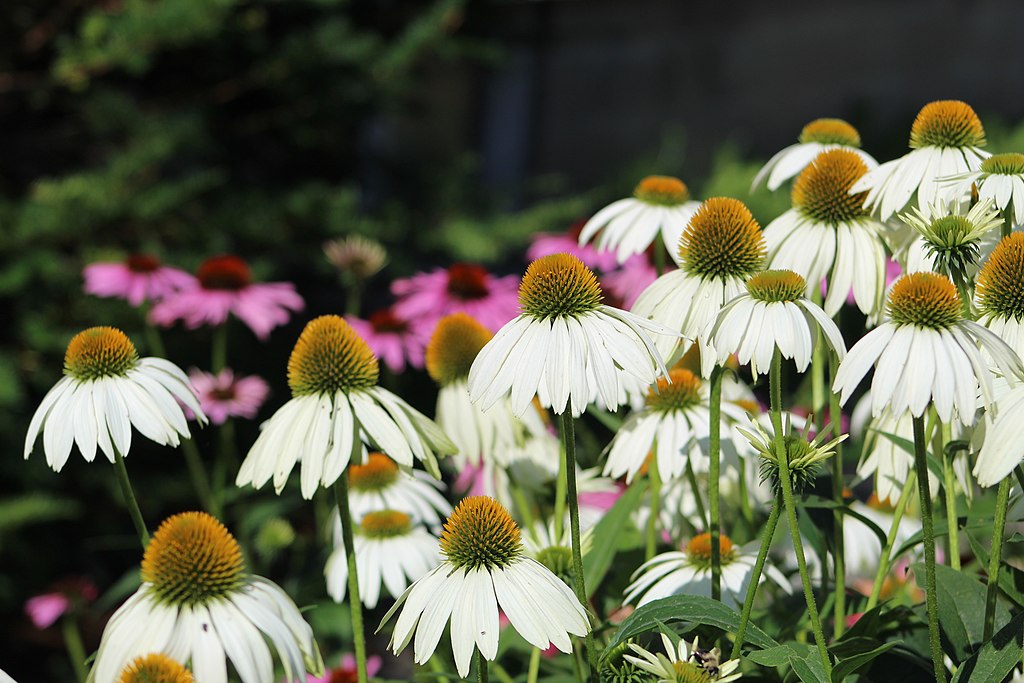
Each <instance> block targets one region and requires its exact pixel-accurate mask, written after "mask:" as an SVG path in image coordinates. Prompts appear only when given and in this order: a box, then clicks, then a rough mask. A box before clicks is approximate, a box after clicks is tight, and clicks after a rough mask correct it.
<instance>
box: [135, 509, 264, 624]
mask: <svg viewBox="0 0 1024 683" xmlns="http://www.w3.org/2000/svg"><path fill="white" fill-rule="evenodd" d="M244 580H245V562H244V560H243V559H242V549H241V547H239V545H238V541H236V540H235V537H234V536H232V535H231V533H230V532H229V531H228V530H227V528H225V527H224V525H223V524H221V523H220V522H219V521H218V520H217V519H216V518H214V517H212V516H210V515H208V514H206V513H205V512H182V513H180V514H177V515H174V516H173V517H168V518H167V519H166V520H164V523H163V524H161V525H160V528H159V529H157V530H156V533H155V534H153V538H151V539H150V541H149V545H147V546H146V552H145V554H144V555H143V558H142V581H143V582H145V583H148V584H151V585H152V588H153V593H154V594H155V595H156V597H157V599H158V600H159V601H161V602H163V603H165V604H168V605H172V606H175V607H184V606H196V605H205V604H209V603H210V602H211V601H213V600H219V599H223V598H224V597H226V596H227V595H229V594H230V593H232V592H234V591H236V590H238V589H239V588H240V587H241V586H242V584H243V582H244Z"/></svg>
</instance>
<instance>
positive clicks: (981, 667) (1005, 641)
mask: <svg viewBox="0 0 1024 683" xmlns="http://www.w3.org/2000/svg"><path fill="white" fill-rule="evenodd" d="M1022 634H1024V612H1022V613H1020V614H1018V615H1017V616H1015V617H1014V618H1013V619H1011V620H1010V622H1009V623H1007V624H1006V626H1004V627H1003V628H1001V629H1000V630H999V631H998V632H996V634H995V635H994V636H992V640H990V641H988V642H987V643H985V646H984V647H982V648H981V649H980V650H978V653H977V654H976V655H974V656H973V657H971V658H970V659H968V660H967V661H966V662H964V663H963V664H962V665H961V666H960V668H959V669H957V671H956V675H955V676H953V681H952V683H966V682H967V681H977V682H978V683H982V682H985V683H988V682H989V681H1001V680H1004V679H1005V678H1006V677H1007V676H1008V675H1009V673H1010V672H1011V671H1012V670H1013V668H1014V667H1015V666H1017V664H1018V663H1019V662H1020V652H1021V636H1022Z"/></svg>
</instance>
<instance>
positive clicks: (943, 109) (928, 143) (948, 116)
mask: <svg viewBox="0 0 1024 683" xmlns="http://www.w3.org/2000/svg"><path fill="white" fill-rule="evenodd" d="M984 145H985V129H984V128H983V127H982V125H981V119H979V118H978V115H977V114H975V113H974V110H973V109H971V106H970V105H969V104H967V103H966V102H961V101H959V100H939V101H938V102H931V103H929V104H926V105H924V107H922V109H921V111H920V112H918V114H917V118H916V119H914V125H913V126H912V127H911V129H910V147H911V148H912V149H918V148H920V147H983V146H984Z"/></svg>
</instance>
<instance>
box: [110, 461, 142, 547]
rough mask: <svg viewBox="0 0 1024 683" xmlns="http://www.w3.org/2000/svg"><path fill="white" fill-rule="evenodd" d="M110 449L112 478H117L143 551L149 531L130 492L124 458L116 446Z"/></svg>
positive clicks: (133, 494)
mask: <svg viewBox="0 0 1024 683" xmlns="http://www.w3.org/2000/svg"><path fill="white" fill-rule="evenodd" d="M112 448H113V449H114V476H115V477H116V478H117V484H118V486H120V487H121V495H122V496H123V497H124V503H125V505H126V506H127V507H128V514H129V515H130V516H131V518H132V524H134V525H135V532H136V533H137V534H138V535H139V542H140V543H141V544H142V549H143V550H145V549H146V546H147V545H149V530H148V529H147V528H146V521H145V520H144V519H143V518H142V510H140V509H139V503H138V501H137V500H135V493H133V492H132V483H131V482H130V481H129V480H128V468H127V467H125V464H124V456H123V455H121V451H119V450H117V446H112Z"/></svg>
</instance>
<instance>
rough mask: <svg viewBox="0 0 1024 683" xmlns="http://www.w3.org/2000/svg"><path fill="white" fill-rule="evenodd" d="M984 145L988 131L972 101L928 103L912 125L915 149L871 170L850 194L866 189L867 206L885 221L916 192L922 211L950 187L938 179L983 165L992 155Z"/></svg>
mask: <svg viewBox="0 0 1024 683" xmlns="http://www.w3.org/2000/svg"><path fill="white" fill-rule="evenodd" d="M984 145H985V129H984V128H983V127H982V125H981V119H979V118H978V115H977V114H975V113H974V110H973V109H971V107H970V105H968V104H967V103H966V102H961V101H959V100H939V101H937V102H930V103H929V104H926V105H925V106H924V107H922V108H921V111H920V112H918V114H917V118H915V119H914V125H913V126H912V127H911V129H910V149H911V151H910V152H909V153H907V154H906V155H904V156H902V157H900V158H899V159H894V160H893V161H887V162H885V163H884V164H882V165H881V166H879V167H878V168H875V169H872V170H870V171H868V172H867V173H866V174H865V175H864V176H862V177H861V179H860V180H858V181H857V182H856V183H854V184H853V187H851V188H850V192H851V193H852V194H857V193H861V192H867V196H866V198H865V200H864V206H866V207H867V208H868V209H870V210H871V211H872V212H875V213H877V214H878V217H879V218H880V219H881V220H883V221H885V220H888V219H889V218H890V217H891V216H892V215H893V214H895V213H897V212H899V211H902V210H903V209H904V207H906V205H907V204H908V203H909V202H910V200H911V198H912V197H913V196H914V194H915V193H917V205H918V207H920V208H921V209H924V208H925V207H926V206H927V205H929V204H934V203H936V202H937V201H938V200H939V198H940V196H941V195H942V194H945V190H947V189H948V188H946V187H945V186H943V184H942V183H940V182H939V180H940V179H943V180H944V179H946V178H948V177H950V176H955V175H959V174H963V173H969V172H971V171H974V170H976V169H977V168H979V167H980V166H981V162H982V160H984V159H985V158H987V157H988V156H990V155H989V153H988V152H986V151H984V150H983V149H981V148H982V147H983V146H984Z"/></svg>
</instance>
